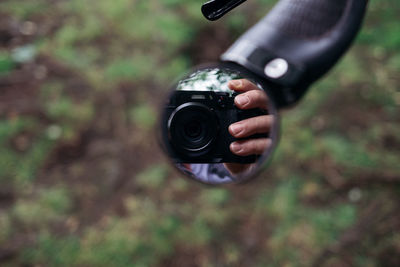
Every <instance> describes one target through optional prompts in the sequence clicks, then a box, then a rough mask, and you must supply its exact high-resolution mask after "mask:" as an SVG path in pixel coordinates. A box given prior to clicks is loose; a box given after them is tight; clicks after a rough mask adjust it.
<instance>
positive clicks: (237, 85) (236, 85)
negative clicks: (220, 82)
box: [228, 79, 260, 92]
mask: <svg viewBox="0 0 400 267" xmlns="http://www.w3.org/2000/svg"><path fill="white" fill-rule="evenodd" d="M228 87H229V89H231V90H234V91H239V92H246V91H250V90H260V88H258V86H257V85H255V84H254V83H252V82H250V81H249V80H247V79H238V80H231V81H229V82H228Z"/></svg>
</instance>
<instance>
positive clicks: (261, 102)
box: [235, 89, 268, 109]
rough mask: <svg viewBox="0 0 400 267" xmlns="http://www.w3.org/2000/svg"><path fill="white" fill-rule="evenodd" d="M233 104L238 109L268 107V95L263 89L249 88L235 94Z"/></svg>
mask: <svg viewBox="0 0 400 267" xmlns="http://www.w3.org/2000/svg"><path fill="white" fill-rule="evenodd" d="M235 105H236V106H237V107H238V108H240V109H251V108H261V109H268V97H267V94H266V93H265V92H264V91H263V90H260V89H257V90H251V91H247V92H245V93H242V94H240V95H238V96H236V97H235Z"/></svg>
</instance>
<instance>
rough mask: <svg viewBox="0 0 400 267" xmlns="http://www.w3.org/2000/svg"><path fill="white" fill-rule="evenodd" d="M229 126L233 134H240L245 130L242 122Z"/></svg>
mask: <svg viewBox="0 0 400 267" xmlns="http://www.w3.org/2000/svg"><path fill="white" fill-rule="evenodd" d="M229 128H230V130H231V133H232V134H233V135H238V134H239V133H240V132H241V131H243V126H242V125H240V124H232V125H231V126H229Z"/></svg>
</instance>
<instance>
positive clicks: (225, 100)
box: [162, 90, 268, 163]
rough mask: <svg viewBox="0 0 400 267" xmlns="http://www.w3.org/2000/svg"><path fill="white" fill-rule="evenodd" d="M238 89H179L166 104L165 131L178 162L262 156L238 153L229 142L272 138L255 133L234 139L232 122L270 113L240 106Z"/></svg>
mask: <svg viewBox="0 0 400 267" xmlns="http://www.w3.org/2000/svg"><path fill="white" fill-rule="evenodd" d="M236 95H238V94H237V93H234V92H216V91H184V90H182V91H175V92H174V93H173V94H172V96H171V97H170V100H169V103H168V104H167V106H166V107H165V110H164V115H163V118H162V128H163V131H162V134H163V138H164V142H163V143H164V144H165V146H166V150H167V152H168V154H169V155H170V156H171V158H172V159H173V161H174V162H175V163H254V162H256V160H257V159H258V158H259V156H260V155H250V156H237V155H235V154H233V153H232V152H231V151H230V149H229V145H230V144H231V143H232V142H234V141H237V140H243V139H253V138H268V134H255V135H252V136H249V137H246V138H243V139H237V138H234V137H233V136H232V135H231V134H230V133H229V131H228V127H229V125H231V124H232V123H235V122H238V121H241V120H244V119H247V118H252V117H255V116H261V115H266V114H268V113H267V111H265V110H261V109H258V108H257V109H248V110H241V109H238V108H237V107H236V106H235V104H234V98H235V96H236Z"/></svg>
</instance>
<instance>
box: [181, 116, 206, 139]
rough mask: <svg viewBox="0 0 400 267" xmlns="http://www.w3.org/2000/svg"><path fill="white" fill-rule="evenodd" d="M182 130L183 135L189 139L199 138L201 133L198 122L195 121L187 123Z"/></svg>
mask: <svg viewBox="0 0 400 267" xmlns="http://www.w3.org/2000/svg"><path fill="white" fill-rule="evenodd" d="M183 128H184V130H185V134H186V135H187V136H188V137H190V138H196V137H199V136H200V135H201V132H202V128H201V125H200V122H199V121H197V120H195V121H190V122H188V123H187V124H186V125H185V126H184V127H183Z"/></svg>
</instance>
